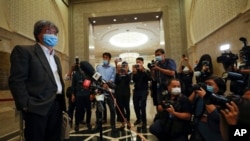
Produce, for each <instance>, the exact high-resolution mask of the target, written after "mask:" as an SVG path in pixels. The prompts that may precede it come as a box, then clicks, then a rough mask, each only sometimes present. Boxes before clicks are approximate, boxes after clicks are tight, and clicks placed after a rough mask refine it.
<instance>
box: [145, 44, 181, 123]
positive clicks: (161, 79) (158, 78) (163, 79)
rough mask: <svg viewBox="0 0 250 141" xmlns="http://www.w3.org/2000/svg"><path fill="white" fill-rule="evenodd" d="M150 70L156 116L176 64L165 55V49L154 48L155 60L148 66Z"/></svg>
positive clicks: (173, 74) (160, 108) (174, 74)
mask: <svg viewBox="0 0 250 141" xmlns="http://www.w3.org/2000/svg"><path fill="white" fill-rule="evenodd" d="M149 68H150V71H151V77H152V81H151V96H152V98H153V102H154V105H155V106H156V110H157V114H156V116H155V118H157V115H158V111H162V109H163V108H162V105H161V101H162V99H163V98H164V94H163V93H164V90H165V87H166V84H167V82H168V81H169V80H170V79H171V78H174V77H176V74H177V73H176V64H175V61H174V60H173V59H170V58H166V57H165V51H164V49H162V48H159V49H156V50H155V62H154V64H153V65H151V66H150V67H149Z"/></svg>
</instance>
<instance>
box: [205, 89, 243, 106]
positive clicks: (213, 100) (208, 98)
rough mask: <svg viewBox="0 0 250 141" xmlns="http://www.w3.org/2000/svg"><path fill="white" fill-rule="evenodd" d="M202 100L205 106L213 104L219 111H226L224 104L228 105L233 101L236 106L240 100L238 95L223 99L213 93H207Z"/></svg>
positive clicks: (221, 96)
mask: <svg viewBox="0 0 250 141" xmlns="http://www.w3.org/2000/svg"><path fill="white" fill-rule="evenodd" d="M203 98H204V101H205V103H206V104H214V105H217V106H218V107H219V108H221V109H226V108H227V105H226V103H229V102H230V101H233V102H234V103H236V104H237V105H238V104H239V103H240V102H241V100H242V99H241V97H240V96H239V95H230V96H226V97H225V96H223V95H217V94H214V93H207V94H206V95H205V96H204V97H203Z"/></svg>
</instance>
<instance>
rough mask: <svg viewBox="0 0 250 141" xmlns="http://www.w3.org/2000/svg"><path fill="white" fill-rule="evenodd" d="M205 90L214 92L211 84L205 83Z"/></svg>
mask: <svg viewBox="0 0 250 141" xmlns="http://www.w3.org/2000/svg"><path fill="white" fill-rule="evenodd" d="M207 91H209V92H211V93H213V92H214V88H213V87H212V86H209V85H207Z"/></svg>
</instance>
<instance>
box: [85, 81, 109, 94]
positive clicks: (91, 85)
mask: <svg viewBox="0 0 250 141" xmlns="http://www.w3.org/2000/svg"><path fill="white" fill-rule="evenodd" d="M82 87H83V88H85V89H97V90H100V91H102V92H106V93H110V92H111V93H114V90H112V89H110V88H108V89H104V88H103V87H100V86H98V85H97V84H96V83H94V82H91V80H89V79H85V80H84V81H83V82H82Z"/></svg>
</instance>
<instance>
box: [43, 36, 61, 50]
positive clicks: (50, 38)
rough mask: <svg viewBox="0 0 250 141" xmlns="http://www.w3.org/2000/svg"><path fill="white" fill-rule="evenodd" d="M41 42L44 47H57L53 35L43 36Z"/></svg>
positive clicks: (56, 39) (55, 38)
mask: <svg viewBox="0 0 250 141" xmlns="http://www.w3.org/2000/svg"><path fill="white" fill-rule="evenodd" d="M43 42H44V44H45V45H46V46H49V47H54V46H55V45H57V42H58V38H57V36H56V35H53V34H43Z"/></svg>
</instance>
